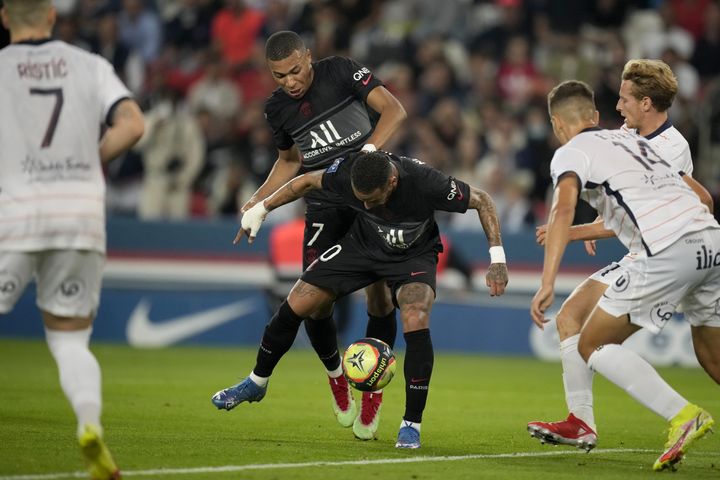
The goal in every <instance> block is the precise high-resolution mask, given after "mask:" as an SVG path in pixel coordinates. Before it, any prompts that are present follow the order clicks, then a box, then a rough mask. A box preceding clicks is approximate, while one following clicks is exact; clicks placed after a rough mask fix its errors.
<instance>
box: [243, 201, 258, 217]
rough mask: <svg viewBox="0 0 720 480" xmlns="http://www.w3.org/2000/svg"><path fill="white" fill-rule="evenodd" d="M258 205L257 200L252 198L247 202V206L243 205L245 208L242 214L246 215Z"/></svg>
mask: <svg viewBox="0 0 720 480" xmlns="http://www.w3.org/2000/svg"><path fill="white" fill-rule="evenodd" d="M256 203H257V200H256V199H255V197H252V198H250V200H248V201H247V202H245V205H243V206H242V207H241V208H240V213H242V214H243V215H244V214H245V212H247V211H248V210H250V209H251V208H252V207H254V206H255V204H256Z"/></svg>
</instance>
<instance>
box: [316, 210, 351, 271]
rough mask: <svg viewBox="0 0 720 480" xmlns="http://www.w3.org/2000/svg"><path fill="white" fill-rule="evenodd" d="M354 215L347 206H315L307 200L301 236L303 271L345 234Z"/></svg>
mask: <svg viewBox="0 0 720 480" xmlns="http://www.w3.org/2000/svg"><path fill="white" fill-rule="evenodd" d="M355 215H356V212H355V210H353V209H352V208H349V207H343V206H335V207H328V206H326V205H322V206H321V207H320V208H317V207H316V206H313V204H312V203H310V201H308V203H307V209H306V211H305V235H304V236H303V271H304V270H305V269H307V267H308V266H309V265H310V264H311V263H312V262H314V261H315V260H316V259H317V258H318V257H319V256H320V254H322V253H323V252H324V251H325V250H327V249H328V248H330V247H332V246H333V245H335V244H337V243H338V242H339V241H340V239H341V238H343V236H345V234H346V233H347V231H348V230H349V229H350V226H351V225H352V223H353V221H355Z"/></svg>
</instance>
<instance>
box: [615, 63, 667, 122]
mask: <svg viewBox="0 0 720 480" xmlns="http://www.w3.org/2000/svg"><path fill="white" fill-rule="evenodd" d="M622 79H623V80H629V81H631V82H633V84H632V89H631V91H632V94H633V96H634V97H635V98H636V99H638V100H642V99H643V98H645V97H648V98H650V100H652V103H653V106H654V107H655V109H656V110H657V111H658V112H664V111H666V110H667V109H668V108H670V106H671V105H672V103H673V100H675V95H676V94H677V91H678V83H677V78H675V74H674V73H673V72H672V70H671V69H670V67H669V66H668V64H667V63H665V62H663V61H661V60H648V59H640V60H630V61H629V62H627V63H626V64H625V68H624V69H623V73H622Z"/></svg>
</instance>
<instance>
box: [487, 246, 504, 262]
mask: <svg viewBox="0 0 720 480" xmlns="http://www.w3.org/2000/svg"><path fill="white" fill-rule="evenodd" d="M490 263H505V250H504V249H503V247H502V246H497V247H490Z"/></svg>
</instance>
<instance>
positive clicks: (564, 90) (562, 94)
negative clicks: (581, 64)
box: [548, 80, 595, 114]
mask: <svg viewBox="0 0 720 480" xmlns="http://www.w3.org/2000/svg"><path fill="white" fill-rule="evenodd" d="M577 100H580V101H581V102H582V103H585V102H587V103H589V105H590V106H592V110H593V111H594V110H595V93H594V92H593V91H592V89H591V88H590V86H589V85H588V84H587V83H585V82H581V81H579V80H567V81H564V82H562V83H561V84H560V85H557V86H556V87H555V88H553V89H552V90H551V91H550V93H549V94H548V110H549V111H550V113H551V114H552V112H553V111H554V110H555V109H557V108H558V107H560V106H562V105H563V104H565V103H567V102H570V101H577Z"/></svg>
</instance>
